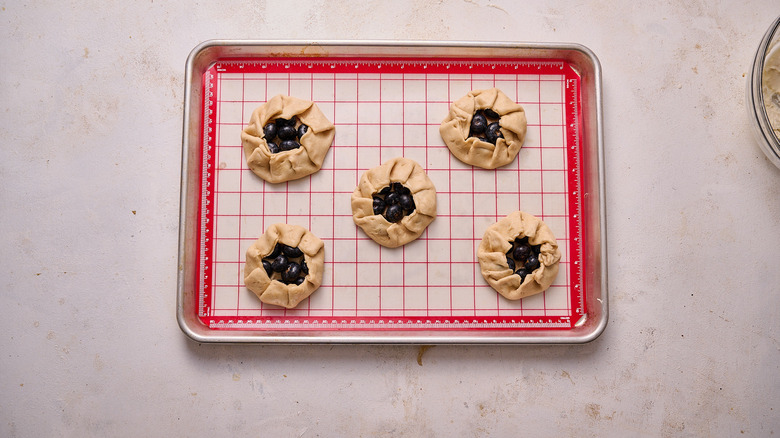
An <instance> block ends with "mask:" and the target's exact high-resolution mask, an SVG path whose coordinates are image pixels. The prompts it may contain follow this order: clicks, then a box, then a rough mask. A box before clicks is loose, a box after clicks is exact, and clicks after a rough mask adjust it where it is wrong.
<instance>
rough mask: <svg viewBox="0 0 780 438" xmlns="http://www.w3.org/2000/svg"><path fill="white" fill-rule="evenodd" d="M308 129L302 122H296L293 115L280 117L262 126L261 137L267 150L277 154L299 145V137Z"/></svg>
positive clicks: (296, 147)
mask: <svg viewBox="0 0 780 438" xmlns="http://www.w3.org/2000/svg"><path fill="white" fill-rule="evenodd" d="M296 125H298V126H297V127H296ZM308 131H309V127H308V126H307V125H304V124H303V123H300V124H298V119H297V118H296V117H295V116H293V117H292V118H291V119H283V118H281V117H280V118H278V119H276V120H273V121H270V122H268V123H267V124H266V125H265V126H263V138H265V142H266V144H267V145H268V151H269V152H271V153H272V154H277V153H279V152H285V151H291V150H293V149H298V148H299V147H301V137H303V135H304V134H306V132H308Z"/></svg>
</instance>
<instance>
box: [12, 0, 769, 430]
mask: <svg viewBox="0 0 780 438" xmlns="http://www.w3.org/2000/svg"><path fill="white" fill-rule="evenodd" d="M673 3H676V2H673ZM680 3H689V2H680ZM0 6H2V9H0V36H2V40H3V44H1V45H0V60H1V61H2V66H3V67H2V68H3V72H2V74H0V111H2V114H3V115H4V117H3V121H2V122H0V137H1V138H2V139H3V145H2V147H0V183H1V184H2V191H0V205H2V211H3V215H2V216H3V219H2V227H0V236H1V238H2V247H3V248H2V251H0V278H1V279H0V285H1V286H0V308H2V312H3V317H2V318H0V330H1V331H2V333H4V335H3V336H2V337H0V394H2V396H0V435H1V436H8V437H15V436H25V437H26V436H59V435H64V436H139V435H147V436H148V435H169V436H195V435H200V436H228V434H231V435H235V436H247V435H248V436H302V437H315V436H323V437H324V436H366V437H368V436H518V435H519V434H521V432H522V434H523V435H536V436H544V435H547V436H566V435H569V436H640V435H647V436H743V434H744V435H745V436H770V435H772V434H773V433H780V370H779V367H780V342H779V340H778V337H779V336H780V305H778V302H779V301H780V267H779V265H778V263H779V262H780V169H777V168H775V167H774V166H772V164H770V162H769V161H768V160H767V159H766V158H765V157H764V155H763V154H762V152H761V151H760V149H759V148H758V146H757V144H756V142H755V141H754V139H753V136H752V131H751V130H750V126H749V125H748V120H747V115H746V111H745V107H744V94H745V75H746V73H747V72H748V68H749V66H750V63H751V60H752V56H753V52H754V50H755V48H756V47H757V45H758V42H759V41H760V39H761V37H762V35H763V33H764V32H765V30H766V28H767V27H768V26H769V24H770V23H771V21H772V20H773V19H774V17H776V16H777V14H780V8H777V4H776V3H775V2H773V1H768V0H767V1H751V2H748V3H747V4H745V3H743V2H725V3H721V4H720V5H719V6H709V5H705V4H697V5H695V6H682V5H680V6H675V5H674V4H672V5H670V4H666V3H658V4H653V5H651V6H648V7H643V6H639V5H637V4H635V2H620V3H615V2H603V1H593V2H576V3H573V2H543V3H539V4H531V5H529V4H525V2H510V1H495V2H492V1H491V2H488V1H483V0H473V1H457V2H456V1H439V2H424V1H417V2H412V1H399V2H393V3H391V2H373V1H361V2H346V1H315V2H297V1H285V2H255V3H253V4H244V5H239V4H238V3H234V2H203V3H202V4H195V5H192V4H191V3H190V2H181V1H179V2H154V1H147V2H116V3H115V4H112V5H106V4H104V2H92V1H88V2H77V3H65V2H62V3H54V4H49V5H41V4H38V5H36V4H34V3H29V4H26V3H23V2H4V3H1V4H0ZM213 38H224V39H251V38H258V39H273V38H279V39H314V40H316V39H437V40H494V41H501V40H506V41H530V42H576V43H580V44H584V45H585V46H587V47H589V48H590V49H591V50H593V51H594V52H595V53H596V55H597V56H598V57H599V59H600V61H601V64H602V67H603V86H604V87H603V88H604V113H605V119H604V127H605V152H606V169H605V170H606V178H607V214H608V220H609V222H608V227H607V229H608V238H609V242H608V254H609V280H610V290H609V292H610V307H611V309H610V310H611V315H610V319H609V326H608V327H607V329H606V331H605V332H604V334H603V335H602V336H601V337H600V338H599V339H597V340H596V341H595V342H593V343H590V344H587V345H579V346H437V347H434V348H432V349H429V350H427V351H426V352H425V354H424V355H423V356H422V360H421V362H422V366H420V365H419V364H418V353H419V352H420V349H419V348H418V347H415V346H327V345H326V346H322V345H319V346H305V345H303V346H254V345H246V346H227V345H198V344H196V343H194V342H192V341H190V340H188V339H187V338H186V337H185V336H184V335H183V334H182V333H181V331H180V330H179V327H178V326H177V324H176V319H175V291H176V262H177V237H178V215H179V210H178V208H179V198H178V196H179V170H180V151H181V122H182V99H183V90H184V83H183V81H184V62H185V59H186V57H187V55H188V53H189V52H190V50H191V49H192V48H193V47H195V45H197V44H198V43H199V42H201V41H203V40H207V39H213Z"/></svg>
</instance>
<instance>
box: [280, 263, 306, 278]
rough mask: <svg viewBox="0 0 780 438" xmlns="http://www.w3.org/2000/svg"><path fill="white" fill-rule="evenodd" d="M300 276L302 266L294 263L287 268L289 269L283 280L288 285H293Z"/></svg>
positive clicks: (284, 273) (285, 271) (283, 275)
mask: <svg viewBox="0 0 780 438" xmlns="http://www.w3.org/2000/svg"><path fill="white" fill-rule="evenodd" d="M300 275H301V265H299V264H297V263H295V262H292V263H290V264H289V265H288V266H287V269H285V270H284V272H282V280H284V281H286V282H287V283H292V282H294V281H295V280H297V279H298V277H299V276H300Z"/></svg>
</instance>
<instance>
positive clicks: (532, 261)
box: [525, 254, 539, 272]
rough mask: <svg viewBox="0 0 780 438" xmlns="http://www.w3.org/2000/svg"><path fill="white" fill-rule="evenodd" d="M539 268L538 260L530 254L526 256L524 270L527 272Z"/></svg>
mask: <svg viewBox="0 0 780 438" xmlns="http://www.w3.org/2000/svg"><path fill="white" fill-rule="evenodd" d="M538 267H539V259H538V258H537V257H536V256H535V255H534V254H531V255H529V256H528V260H526V262H525V269H526V270H528V271H529V272H531V271H534V270H536V268H538Z"/></svg>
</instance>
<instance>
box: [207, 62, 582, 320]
mask: <svg viewBox="0 0 780 438" xmlns="http://www.w3.org/2000/svg"><path fill="white" fill-rule="evenodd" d="M235 73H268V74H276V73H286V74H298V73H305V74H308V73H311V74H318V73H333V74H345V73H346V74H358V75H359V74H376V73H381V74H448V75H462V74H468V75H485V74H488V75H527V74H534V75H545V74H551V75H561V74H563V75H564V81H565V87H566V89H565V97H564V99H565V102H564V103H565V105H564V106H565V109H566V110H565V111H564V117H565V141H566V144H565V146H564V147H566V152H567V153H566V160H567V166H568V167H567V168H568V170H569V172H568V174H567V175H566V178H567V182H568V193H567V197H568V209H567V211H568V218H567V219H568V220H567V226H568V238H569V239H568V246H567V247H568V251H569V262H570V263H571V264H572V266H571V268H570V269H569V280H568V285H569V288H570V291H569V293H570V310H571V313H570V315H567V316H500V315H495V316H484V315H480V316H393V317H386V316H370V315H369V316H365V315H362V316H299V315H289V316H288V315H282V316H241V315H236V316H212V315H209V309H210V307H211V295H210V287H211V286H212V284H213V283H212V281H213V278H214V275H213V272H212V264H211V263H210V260H211V258H212V257H213V255H214V254H213V251H214V248H213V242H214V230H213V227H212V226H211V224H212V223H213V219H214V216H213V215H214V212H213V211H212V208H211V206H213V205H214V201H215V199H214V194H215V190H212V188H213V187H214V186H215V181H214V178H215V174H214V172H212V171H211V170H212V169H215V155H216V154H214V153H212V152H213V151H214V148H215V147H216V141H217V140H216V124H217V117H216V113H217V99H216V98H214V96H219V84H220V80H219V75H220V74H235ZM203 83H204V85H203V94H202V95H203V102H202V112H203V114H202V116H203V117H202V120H204V123H203V126H202V127H201V130H202V134H203V135H202V138H203V149H202V154H201V157H202V161H201V163H200V167H201V170H202V172H201V181H200V182H201V185H200V197H199V198H200V200H199V218H200V220H201V223H200V233H199V235H198V241H197V245H198V248H199V254H200V257H199V259H200V260H199V262H200V269H199V272H200V275H201V281H200V282H199V284H200V288H199V293H198V297H199V298H198V299H199V305H198V316H199V318H200V319H201V321H202V322H203V323H204V324H206V325H207V326H208V327H210V328H212V329H248V330H258V329H260V330H279V329H283V330H338V329H350V330H388V329H403V330H429V329H430V330H448V329H461V330H462V329H481V330H485V329H488V330H496V329H515V330H517V329H551V328H553V329H570V328H572V327H573V326H574V325H575V324H576V322H577V321H578V320H579V319H580V317H581V316H582V315H584V314H585V313H586V309H585V299H584V297H585V296H586V292H587V291H585V290H584V287H585V282H584V281H583V264H582V248H583V243H584V242H583V239H585V238H587V236H585V235H583V229H582V225H581V219H582V217H581V214H582V198H581V197H582V193H583V189H582V186H581V184H582V183H581V178H580V177H579V171H580V169H585V168H587V167H586V166H584V165H583V162H582V160H583V158H584V157H583V154H582V151H581V147H582V145H581V137H580V135H579V133H580V132H581V129H582V123H583V122H582V115H581V111H582V105H581V102H580V99H581V94H580V78H579V76H578V74H577V73H576V71H575V70H574V69H572V68H571V66H570V65H569V64H568V63H567V62H566V61H563V60H549V59H544V60H534V59H492V58H489V59H473V58H467V59H466V58H464V59H460V58H392V59H376V58H290V59H280V58H253V59H250V60H247V59H222V60H220V61H218V62H217V63H216V64H214V65H213V66H212V67H211V68H209V69H208V70H207V71H206V72H205V73H204V81H203ZM521 153H522V150H521ZM204 164H205V165H204ZM474 262H475V263H477V262H476V255H475V261H474ZM326 263H327V262H326ZM315 293H316V292H315Z"/></svg>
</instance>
